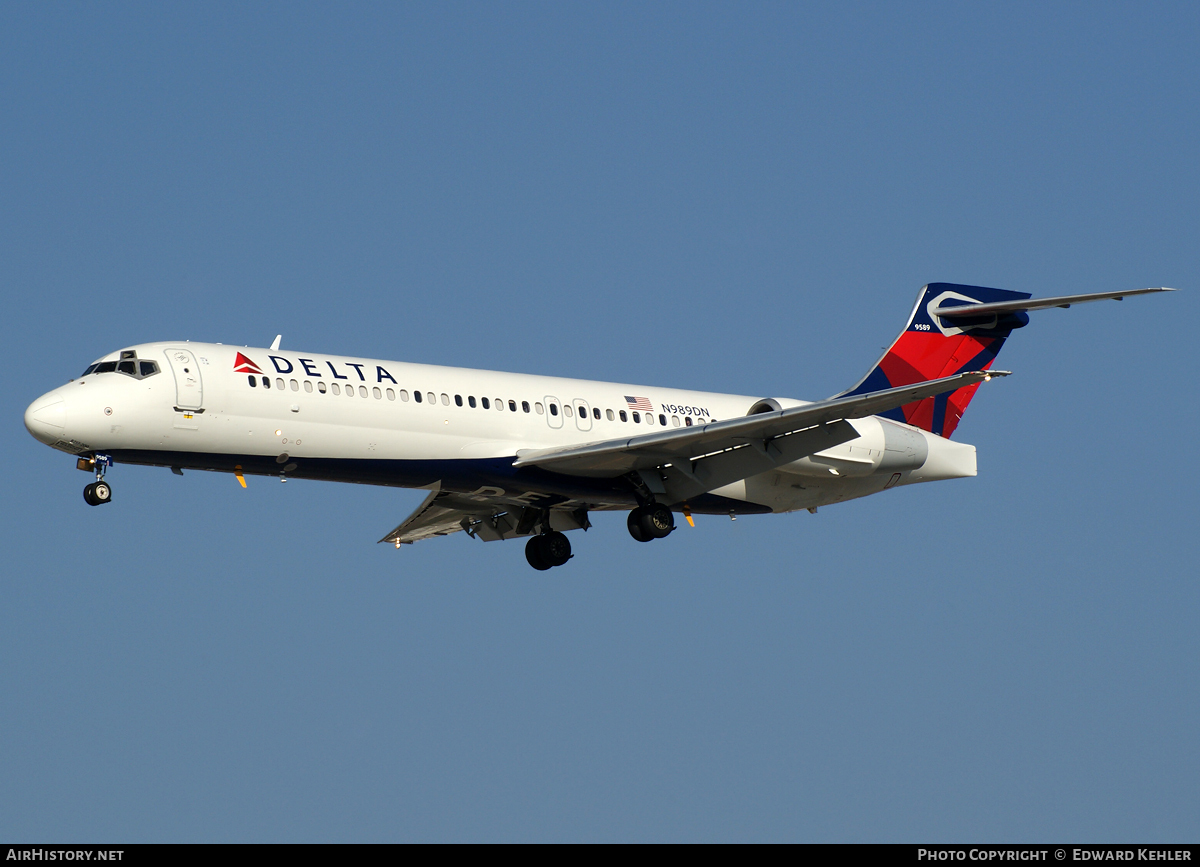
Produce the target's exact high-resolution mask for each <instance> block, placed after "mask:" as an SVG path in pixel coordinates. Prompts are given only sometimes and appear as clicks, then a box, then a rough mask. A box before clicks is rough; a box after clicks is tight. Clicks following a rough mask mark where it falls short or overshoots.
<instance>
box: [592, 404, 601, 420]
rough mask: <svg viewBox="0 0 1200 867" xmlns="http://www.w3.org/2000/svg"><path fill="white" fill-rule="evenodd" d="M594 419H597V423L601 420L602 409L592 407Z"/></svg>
mask: <svg viewBox="0 0 1200 867" xmlns="http://www.w3.org/2000/svg"><path fill="white" fill-rule="evenodd" d="M592 418H594V419H596V420H597V421H599V420H600V407H598V406H594V407H592Z"/></svg>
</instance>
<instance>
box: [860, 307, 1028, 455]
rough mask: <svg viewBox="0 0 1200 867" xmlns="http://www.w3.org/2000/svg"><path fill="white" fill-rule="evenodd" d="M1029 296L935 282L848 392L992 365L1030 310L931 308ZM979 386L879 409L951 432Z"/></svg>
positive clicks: (925, 426)
mask: <svg viewBox="0 0 1200 867" xmlns="http://www.w3.org/2000/svg"><path fill="white" fill-rule="evenodd" d="M1028 297H1030V296H1029V293H1028V292H1009V291H1007V290H1004V289H989V288H987V287H986V286H963V285H960V284H958V283H930V284H929V285H928V286H926V287H924V288H923V289H922V290H921V292H920V294H919V295H917V303H916V304H915V305H914V306H913V311H912V314H911V315H910V316H909V317H908V324H907V325H906V326H905V328H904V331H902V332H901V333H900V336H899V337H897V338H896V340H895V342H894V343H892V345H891V346H890V347H888V350H887V352H886V353H884V356H883V358H881V359H879V362H878V363H877V364H876V365H875V367H874V368H873V369H872V370H871V371H870V372H869V373H868V374H867V375H866V376H865V377H864V378H863V380H862V381H861V382H860V383H859V384H858V385H856V386H855V387H854V388H852V389H850V390H849V391H847V392H845V394H847V395H852V394H867V393H868V392H872V391H881V390H883V389H885V388H895V387H898V386H903V385H913V384H915V383H918V382H925V381H926V380H930V379H938V378H939V377H943V376H953V375H954V374H957V373H965V372H967V371H971V370H987V369H988V368H990V367H991V365H992V362H993V361H995V360H996V356H997V354H999V352H1000V348H1001V347H1002V346H1003V345H1004V341H1005V339H1006V338H1007V337H1008V335H1009V333H1010V332H1011V331H1012V330H1013V329H1014V328H1021V327H1022V326H1024V325H1026V324H1028V322H1029V316H1028V314H1026V313H1024V312H1022V311H1017V312H1011V313H999V314H992V315H985V316H979V317H973V318H962V317H956V318H955V319H954V320H953V321H950V320H949V319H947V318H945V317H940V316H936V315H934V314H932V313H931V312H930V311H931V310H936V309H938V308H939V307H941V308H946V307H959V306H963V305H970V304H991V303H994V302H1000V301H1023V300H1024V299H1026V298H1028ZM977 388H979V385H978V384H976V385H971V386H968V387H966V388H960V389H958V391H952V392H948V393H945V394H940V395H938V396H937V397H929V398H926V399H925V400H921V401H917V402H916V403H910V404H907V405H905V406H902V407H900V408H899V409H894V410H891V411H890V412H885V413H880V415H883V416H885V417H887V418H891V419H893V420H895V421H900V422H905V423H906V424H911V425H913V426H914V427H919V428H921V429H922V430H927V431H930V432H931V433H935V434H937V435H938V436H943V437H949V436H950V435H951V434H952V433H954V429H955V428H956V427H958V422H959V419H961V418H962V416H963V413H964V412H966V411H967V404H969V403H970V402H971V398H972V397H974V396H975V390H976V389H977Z"/></svg>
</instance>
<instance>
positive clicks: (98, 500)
mask: <svg viewBox="0 0 1200 867" xmlns="http://www.w3.org/2000/svg"><path fill="white" fill-rule="evenodd" d="M112 463H113V459H112V457H111V456H109V455H103V454H98V455H96V456H95V457H94V458H92V468H93V469H95V471H96V481H94V482H92V483H91V484H90V485H88V486H87V487H86V488H84V489H83V499H84V502H86V503H87V504H88V505H89V506H102V505H104V504H105V503H111V502H112V488H111V487H109V484H108V482H106V481H104V473H105V471H106V470H107V469H108V468H109V467H111V466H112Z"/></svg>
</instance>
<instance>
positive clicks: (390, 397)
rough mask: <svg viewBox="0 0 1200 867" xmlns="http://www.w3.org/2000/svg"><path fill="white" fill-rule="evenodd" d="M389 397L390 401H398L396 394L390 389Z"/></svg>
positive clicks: (388, 391)
mask: <svg viewBox="0 0 1200 867" xmlns="http://www.w3.org/2000/svg"><path fill="white" fill-rule="evenodd" d="M387 396H388V400H395V399H396V392H394V391H392V390H391V389H390V388H389V389H388V390H387Z"/></svg>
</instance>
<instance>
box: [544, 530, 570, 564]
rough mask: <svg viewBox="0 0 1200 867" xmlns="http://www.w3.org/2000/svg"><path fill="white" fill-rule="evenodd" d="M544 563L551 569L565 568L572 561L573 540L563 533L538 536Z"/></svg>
mask: <svg viewBox="0 0 1200 867" xmlns="http://www.w3.org/2000/svg"><path fill="white" fill-rule="evenodd" d="M537 538H538V542H539V547H540V550H541V555H542V561H543V562H545V563H549V564H550V567H551V568H553V567H555V566H563V565H565V564H566V562H567V561H568V560H570V559H571V540H570V539H568V538H567V537H566V536H564V535H563V534H562V533H559V532H558V531H555V532H553V533H546V534H545V535H543V536H538V537H537Z"/></svg>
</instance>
